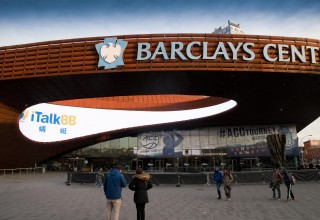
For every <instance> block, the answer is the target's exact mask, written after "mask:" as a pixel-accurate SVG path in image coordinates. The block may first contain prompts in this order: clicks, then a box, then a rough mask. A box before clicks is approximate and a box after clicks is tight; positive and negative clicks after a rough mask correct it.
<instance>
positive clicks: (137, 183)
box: [129, 168, 152, 220]
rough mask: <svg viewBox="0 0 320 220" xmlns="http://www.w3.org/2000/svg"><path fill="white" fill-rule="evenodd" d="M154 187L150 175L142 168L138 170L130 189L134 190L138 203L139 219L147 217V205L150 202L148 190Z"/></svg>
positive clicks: (134, 199) (135, 199)
mask: <svg viewBox="0 0 320 220" xmlns="http://www.w3.org/2000/svg"><path fill="white" fill-rule="evenodd" d="M151 188H152V183H151V181H150V175H149V174H147V173H144V171H143V170H142V169H141V168H138V169H137V170H136V174H135V175H134V177H133V179H132V181H131V182H130V184H129V189H131V190H132V191H134V197H133V201H134V203H135V204H136V209H137V220H144V219H145V206H146V203H148V202H149V198H148V192H147V191H148V190H149V189H151Z"/></svg>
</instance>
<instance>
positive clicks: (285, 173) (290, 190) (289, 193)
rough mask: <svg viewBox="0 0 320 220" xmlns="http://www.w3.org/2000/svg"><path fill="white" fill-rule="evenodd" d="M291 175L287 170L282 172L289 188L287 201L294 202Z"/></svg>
mask: <svg viewBox="0 0 320 220" xmlns="http://www.w3.org/2000/svg"><path fill="white" fill-rule="evenodd" d="M290 175H292V174H289V173H288V171H287V170H286V169H283V171H282V177H283V182H284V184H285V185H286V187H287V201H289V200H290V198H291V200H292V201H294V195H293V192H292V179H291V178H290Z"/></svg>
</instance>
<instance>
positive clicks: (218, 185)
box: [217, 182, 221, 195]
mask: <svg viewBox="0 0 320 220" xmlns="http://www.w3.org/2000/svg"><path fill="white" fill-rule="evenodd" d="M220 187H221V182H217V192H218V194H219V195H220Z"/></svg>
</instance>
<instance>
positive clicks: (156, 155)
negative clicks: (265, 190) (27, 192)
mask: <svg viewBox="0 0 320 220" xmlns="http://www.w3.org/2000/svg"><path fill="white" fill-rule="evenodd" d="M278 133H279V134H285V135H286V137H287V140H286V141H287V142H286V155H287V156H288V159H289V160H291V159H290V158H292V160H296V158H295V157H297V155H299V148H298V145H297V133H296V129H295V126H293V125H265V126H250V127H249V126H243V127H211V128H200V129H193V130H174V131H150V132H145V133H142V134H139V135H137V137H123V138H119V139H114V140H109V141H105V142H101V143H98V144H95V145H92V146H88V147H86V148H83V149H80V150H77V151H74V152H72V153H70V154H68V155H65V157H80V158H87V159H88V161H89V163H88V165H90V166H92V167H93V170H95V169H98V167H97V165H96V164H95V162H94V161H96V160H98V159H100V160H101V159H104V160H105V162H106V163H107V164H108V166H112V163H118V164H120V165H123V166H124V167H126V168H127V169H128V170H134V169H135V168H137V166H142V168H144V169H146V170H153V171H159V172H164V171H167V172H170V171H180V170H181V171H186V170H188V171H194V172H203V171H213V170H214V168H215V166H224V167H227V168H229V169H232V170H241V169H245V170H254V169H253V168H257V169H263V168H269V167H270V166H272V162H271V160H270V154H269V150H268V147H267V141H266V137H267V135H269V134H278ZM294 158H295V159H294ZM134 161H141V163H140V164H137V163H136V162H134ZM92 163H94V164H93V165H92ZM99 166H101V163H99Z"/></svg>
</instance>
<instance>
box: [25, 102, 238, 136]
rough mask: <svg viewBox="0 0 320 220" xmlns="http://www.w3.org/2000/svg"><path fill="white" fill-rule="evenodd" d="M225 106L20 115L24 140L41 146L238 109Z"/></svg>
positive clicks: (51, 108) (36, 110) (37, 110)
mask: <svg viewBox="0 0 320 220" xmlns="http://www.w3.org/2000/svg"><path fill="white" fill-rule="evenodd" d="M236 104H237V103H236V102H235V101H233V100H229V101H226V102H224V103H221V104H218V105H214V106H209V107H204V108H197V109H191V110H179V111H127V110H110V109H93V108H81V107H70V106H61V105H53V104H46V103H44V104H38V105H34V106H31V107H29V108H27V109H26V110H25V111H24V112H23V113H21V115H20V119H19V128H20V131H21V132H22V134H23V135H24V136H26V137H27V138H29V139H31V140H33V141H38V142H55V141H63V140H69V139H74V138H79V137H84V136H88V135H93V134H98V133H104V132H109V131H114V130H120V129H125V128H134V127H139V126H146V125H159V124H163V123H170V122H179V121H184V120H190V119H197V118H202V117H207V116H212V115H216V114H219V113H221V112H224V111H227V110H229V109H231V108H233V107H234V106H236Z"/></svg>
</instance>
